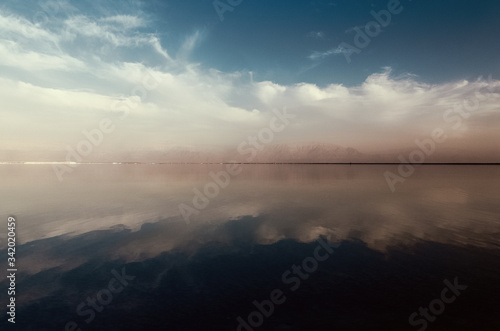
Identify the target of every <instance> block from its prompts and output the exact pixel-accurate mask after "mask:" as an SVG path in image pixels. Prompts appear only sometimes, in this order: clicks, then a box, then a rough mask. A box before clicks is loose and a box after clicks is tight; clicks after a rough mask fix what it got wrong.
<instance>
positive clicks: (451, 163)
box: [0, 161, 500, 165]
mask: <svg viewBox="0 0 500 331" xmlns="http://www.w3.org/2000/svg"><path fill="white" fill-rule="evenodd" d="M14 164H16V165H51V164H60V165H61V164H62V165H94V164H95V165H97V164H100V165H104V164H109V165H130V164H135V165H185V164H193V165H194V164H262V165H266V164H267V165H270V164H276V165H280V164H291V165H293V164H297V165H329V164H330V165H399V164H405V165H500V162H427V163H425V162H424V163H411V162H139V161H124V162H64V161H13V162H0V165H14Z"/></svg>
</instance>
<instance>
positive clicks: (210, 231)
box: [0, 165, 500, 331]
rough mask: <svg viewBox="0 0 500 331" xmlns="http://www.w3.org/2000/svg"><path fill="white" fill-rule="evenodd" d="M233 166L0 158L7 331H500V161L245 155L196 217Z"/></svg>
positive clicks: (3, 320) (0, 231) (3, 321)
mask: <svg viewBox="0 0 500 331" xmlns="http://www.w3.org/2000/svg"><path fill="white" fill-rule="evenodd" d="M225 167H226V166H225V165H183V166H179V165H80V166H78V167H77V168H75V170H74V172H73V173H71V174H66V175H65V177H64V180H63V181H62V182H59V181H58V180H57V178H56V176H55V174H54V172H53V171H52V168H51V167H50V166H42V165H24V166H20V165H17V166H11V165H4V166H0V178H1V179H2V185H1V187H0V197H1V201H0V203H1V206H2V207H1V209H0V210H1V215H0V216H1V217H2V220H3V221H2V224H4V225H3V228H2V229H0V235H1V234H3V236H0V248H1V256H2V260H1V261H3V262H2V266H3V267H2V270H1V272H2V282H1V283H0V286H1V288H2V290H1V292H0V302H2V305H3V304H4V303H6V302H7V300H9V297H8V296H7V291H6V289H7V288H8V287H9V284H8V282H7V280H6V278H5V275H6V273H5V269H6V268H5V267H4V266H5V265H6V263H5V262H6V261H7V250H6V246H7V242H6V238H5V234H6V232H7V225H6V223H7V218H8V217H9V216H14V217H15V218H16V223H17V227H16V233H17V247H16V259H17V268H18V271H17V273H16V324H15V327H14V326H12V325H10V323H7V321H6V320H7V318H8V317H9V316H8V315H6V313H5V312H6V310H5V309H3V310H2V315H1V321H0V323H1V324H2V329H4V325H5V324H9V325H8V327H9V329H15V330H65V328H66V329H67V330H72V329H75V330H77V326H76V325H78V327H79V328H80V329H81V330H237V329H238V330H243V331H244V330H423V329H424V327H426V329H428V330H499V329H500V301H499V300H498V294H499V293H500V203H499V201H500V189H499V188H500V167H497V166H420V167H419V168H417V170H416V172H415V173H414V174H413V175H412V176H411V177H409V178H408V179H407V180H406V181H405V182H404V183H400V184H398V185H397V186H396V188H397V191H396V192H395V193H392V192H391V191H390V189H389V186H388V184H387V183H386V181H385V179H384V176H383V174H384V172H385V171H386V170H390V171H394V172H395V171H396V166H391V165H376V166H375V165H373V166H367V165H353V166H348V165H346V166H340V165H309V166H308V165H244V166H242V169H243V171H242V172H241V174H239V175H236V176H230V181H229V183H228V185H227V186H226V187H225V188H219V191H220V192H219V193H218V194H215V193H214V192H210V191H209V193H213V196H214V197H213V198H210V199H209V204H208V206H206V207H205V208H203V209H200V210H197V213H196V214H193V215H191V217H190V222H189V223H188V222H186V221H185V220H184V219H183V217H181V216H180V212H179V205H180V204H185V206H191V207H192V206H193V197H194V196H195V193H194V191H193V189H199V190H200V191H203V190H204V187H205V186H206V185H207V184H209V183H211V182H213V179H212V178H211V177H210V175H209V174H210V173H211V172H214V173H218V172H219V171H221V170H224V169H225ZM209 185H210V184H209ZM212 188H213V185H212ZM318 239H319V240H318ZM320 252H321V255H320ZM294 265H295V266H296V267H295V268H294ZM297 267H299V268H300V270H299V271H297ZM113 270H114V271H113ZM454 282H455V285H453V283H454ZM447 284H448V285H447ZM457 284H458V285H457ZM450 286H451V287H450ZM446 288H447V289H448V290H445V289H446ZM443 291H444V292H446V293H445V296H444V300H443V297H442V293H443ZM87 300H90V301H87ZM93 300H94V301H93ZM255 300H256V303H257V305H261V306H262V307H263V308H262V307H261V308H262V311H261V312H259V310H258V308H257V306H256V305H255V303H254V301H255ZM273 300H274V302H273ZM263 301H264V303H262V302H263ZM445 301H446V302H445ZM92 302H94V303H93V304H92ZM266 303H271V306H272V307H271V306H269V305H267V306H266ZM429 306H430V307H429ZM2 307H5V306H2ZM421 307H422V309H424V310H426V311H427V313H425V311H423V310H422V311H420V312H419V309H420V308H421ZM254 311H255V312H256V313H253V312H254ZM413 313H416V314H415V315H414V316H413V318H412V324H413V325H411V324H410V322H409V319H410V316H411V315H412V314H413ZM238 318H239V319H238ZM73 326H74V327H73Z"/></svg>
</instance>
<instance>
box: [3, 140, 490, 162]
mask: <svg viewBox="0 0 500 331" xmlns="http://www.w3.org/2000/svg"><path fill="white" fill-rule="evenodd" d="M415 150H417V147H416V146H415V147H408V148H404V149H397V150H390V151H384V152H381V153H376V154H368V153H362V152H360V151H358V150H357V149H355V148H352V147H342V146H339V145H335V144H329V143H303V144H275V145H265V146H260V150H259V149H257V148H254V147H252V146H250V145H246V146H245V149H242V150H241V151H242V152H244V153H240V152H238V149H237V148H236V147H233V148H195V147H188V146H186V147H184V146H173V147H163V148H156V149H154V150H148V149H147V148H144V149H140V150H134V151H130V152H125V153H116V154H115V153H102V152H100V151H99V150H98V149H96V150H95V151H93V152H92V153H91V154H90V155H88V156H86V157H82V162H165V163H224V162H250V163H335V162H339V163H364V162H367V163H370V162H396V163H399V162H400V160H399V159H398V157H399V156H400V155H402V156H403V157H404V158H405V159H407V160H408V158H409V155H410V153H412V152H413V151H415ZM67 157H68V152H67V151H60V152H49V153H47V152H45V153H42V152H21V151H0V162H22V161H35V162H51V161H68V160H67ZM69 160H70V161H75V159H74V157H70V158H69ZM428 162H437V163H440V162H455V163H468V162H472V163H474V162H500V151H493V152H491V153H485V152H484V151H483V152H470V151H467V152H464V151H463V150H459V149H452V148H439V146H438V148H436V150H435V152H434V153H433V154H432V155H430V156H427V155H426V156H425V160H424V163H428Z"/></svg>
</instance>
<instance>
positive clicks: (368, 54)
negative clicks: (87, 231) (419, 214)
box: [0, 0, 500, 159]
mask: <svg viewBox="0 0 500 331" xmlns="http://www.w3.org/2000/svg"><path fill="white" fill-rule="evenodd" d="M214 3H215V2H214V1H212V0H206V1H201V0H200V1H182V0H170V1H169V0H162V1H160V0H152V1H137V0H128V1H99V2H97V1H73V0H67V1H43V0H42V1H25V2H18V1H13V0H8V1H4V2H2V4H1V5H0V35H1V37H0V56H1V58H2V59H3V61H2V63H0V97H1V98H2V101H3V105H4V106H3V108H2V109H1V110H0V117H1V119H2V121H3V124H2V127H1V128H0V129H1V132H2V133H1V135H2V139H1V142H0V150H1V151H3V154H4V155H11V156H12V155H15V154H16V152H18V151H23V153H28V155H33V156H34V158H35V159H36V158H38V156H39V153H45V155H64V153H65V151H66V150H67V148H68V146H70V148H71V146H76V145H77V144H78V143H79V142H80V141H81V140H82V139H83V138H84V137H82V132H83V131H85V130H86V131H89V130H93V129H95V128H99V123H100V122H101V121H102V119H104V118H106V119H111V120H112V121H113V123H114V125H115V127H116V130H114V132H113V133H112V134H111V135H109V137H108V136H107V138H106V139H105V141H104V143H103V144H102V145H99V146H96V148H95V152H94V153H93V154H92V156H90V157H92V158H93V159H96V158H97V159H98V158H99V155H101V154H110V153H111V154H113V153H114V154H116V155H117V157H119V155H120V153H125V154H127V153H128V154H130V153H134V152H135V151H145V150H148V151H151V152H152V153H154V152H155V151H161V150H164V149H166V148H179V147H181V148H192V149H196V148H207V147H234V146H238V144H239V143H240V142H241V141H243V140H244V139H246V138H247V137H248V136H249V135H251V134H255V132H258V131H259V130H260V129H262V128H263V127H265V126H266V123H268V122H269V119H270V118H271V117H272V116H273V111H274V110H276V109H283V108H285V107H288V109H289V111H291V112H294V113H295V114H296V115H297V121H296V122H295V123H292V125H291V126H290V128H288V129H287V130H286V131H285V132H283V133H280V135H279V136H278V135H277V136H276V139H275V140H274V141H273V143H302V142H321V143H332V144H338V145H341V146H346V147H354V148H357V149H359V150H361V151H362V152H367V153H372V152H373V153H381V152H383V151H385V150H390V149H394V148H406V147H410V146H412V145H413V144H414V141H415V139H423V138H425V137H428V136H429V135H430V133H431V132H432V130H433V129H435V128H437V127H441V126H447V127H448V128H449V127H455V126H456V127H457V129H455V128H453V129H450V130H449V135H448V136H449V137H450V139H448V140H447V142H446V143H445V144H443V146H444V147H446V148H448V149H453V148H455V149H464V150H465V151H467V150H468V151H478V150H482V151H484V153H491V152H493V151H494V152H496V151H497V150H498V143H496V141H498V138H499V133H498V129H497V127H498V125H496V124H498V121H499V119H500V114H499V108H498V105H499V102H498V101H499V100H500V94H499V90H498V88H499V86H500V82H499V81H498V76H499V74H500V62H499V60H498V54H499V50H500V49H499V48H500V43H499V37H498V31H500V21H499V20H498V14H499V12H500V11H499V9H500V3H498V2H496V1H481V2H480V3H478V2H477V1H466V0H458V1H457V0H455V1H438V2H433V1H417V0H412V1H410V0H404V1H401V2H399V1H396V0H391V1H347V0H346V1H322V0H314V1H290V0H288V1H285V0H274V1H264V0H260V1H250V0H242V1H239V0H231V1H227V0H221V1H219V2H217V3H218V4H219V6H220V5H221V4H222V6H229V5H228V3H232V4H233V6H231V7H229V8H231V10H227V11H225V12H224V13H223V14H222V17H223V20H221V15H220V12H219V13H218V12H217V9H216V8H215V6H214ZM226 8H227V7H226ZM391 8H392V9H391ZM388 11H389V12H391V11H392V14H391V17H390V19H389V20H387V16H383V14H381V15H382V16H381V17H385V19H384V20H385V22H386V23H387V24H382V22H380V24H379V26H378V27H377V25H376V24H375V23H376V20H375V18H374V16H373V12H375V13H379V14H380V13H383V12H386V13H387V12H388ZM374 24H375V25H374ZM381 25H382V26H381ZM383 25H385V26H383ZM370 27H371V28H372V30H370V29H369V28H370ZM373 28H374V29H375V30H373ZM367 29H368V30H367ZM360 31H361V32H360ZM361 34H363V35H365V37H364V38H368V41H367V40H366V39H365V40H364V43H365V44H364V45H361V44H360V43H359V40H358V43H357V42H356V40H357V39H356V38H359V37H360V35H361ZM367 35H370V36H368V37H366V36H367ZM342 45H344V46H342ZM345 45H351V46H352V47H356V48H357V52H356V53H352V52H351V53H348V51H349V50H348V49H346V47H345ZM346 55H348V56H347V57H346ZM347 58H349V59H350V62H349V61H347ZM153 77H154V78H153ZM145 80H147V81H148V82H149V83H148V84H149V85H148V86H149V87H151V88H148V89H146V90H145V89H144V82H145ZM153 83H154V84H153ZM153 85H154V86H153ZM467 102H469V103H470V102H473V103H474V102H475V103H477V108H478V109H475V110H474V116H466V118H462V119H463V121H462V120H461V121H460V123H459V124H460V125H458V124H457V122H458V119H455V120H454V119H453V116H452V115H453V114H451V115H450V114H448V115H446V114H447V113H446V112H447V111H448V110H449V109H453V107H455V106H456V105H459V104H462V105H463V104H464V103H467ZM124 103H126V104H128V106H123V105H124ZM117 105H118V106H117ZM124 112H126V115H127V116H124V114H123V113H124ZM457 112H458V111H457ZM457 114H458V113H457ZM455 115H456V114H455ZM446 117H447V120H446ZM454 124H457V125H454ZM9 153H10V154H9ZM29 153H31V154H29ZM37 153H38V154H37ZM5 157H6V158H9V156H5ZM47 157H48V156H47ZM57 157H59V156H57ZM14 158H15V157H14Z"/></svg>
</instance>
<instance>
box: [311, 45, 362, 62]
mask: <svg viewBox="0 0 500 331" xmlns="http://www.w3.org/2000/svg"><path fill="white" fill-rule="evenodd" d="M352 52H353V50H352V49H347V48H345V47H342V46H338V47H336V48H331V49H329V50H327V51H324V52H318V51H314V52H312V53H311V54H310V55H309V56H308V58H309V59H310V60H313V61H317V60H323V59H324V58H327V57H329V56H331V55H340V54H347V55H349V54H352Z"/></svg>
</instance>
